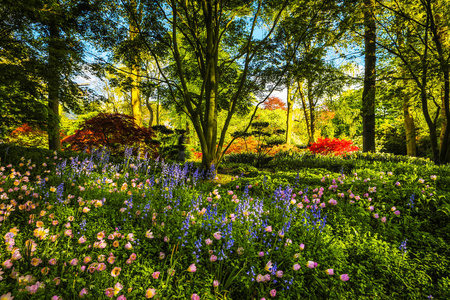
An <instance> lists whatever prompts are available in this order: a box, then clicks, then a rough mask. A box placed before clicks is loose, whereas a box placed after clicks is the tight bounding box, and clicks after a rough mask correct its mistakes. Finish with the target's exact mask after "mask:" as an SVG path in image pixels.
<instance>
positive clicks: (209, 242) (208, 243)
mask: <svg viewBox="0 0 450 300" xmlns="http://www.w3.org/2000/svg"><path fill="white" fill-rule="evenodd" d="M205 243H206V245H208V246H209V245H211V244H212V240H211V239H210V238H207V239H206V240H205Z"/></svg>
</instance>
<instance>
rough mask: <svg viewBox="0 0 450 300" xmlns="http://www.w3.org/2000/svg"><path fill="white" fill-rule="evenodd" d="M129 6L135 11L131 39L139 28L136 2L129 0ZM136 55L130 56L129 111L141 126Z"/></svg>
mask: <svg viewBox="0 0 450 300" xmlns="http://www.w3.org/2000/svg"><path fill="white" fill-rule="evenodd" d="M131 6H132V8H133V10H134V11H135V16H136V17H137V18H136V19H131V20H130V21H129V25H130V40H131V41H133V40H135V39H136V37H137V35H138V32H139V29H138V28H137V26H136V23H135V22H137V19H139V16H140V14H139V12H138V11H137V4H136V1H135V0H131ZM134 47H137V46H134ZM133 51H134V53H135V55H137V54H136V53H137V50H133ZM138 61H139V59H138V57H132V59H131V76H130V77H131V80H132V83H131V111H132V113H133V117H134V119H135V122H136V125H137V126H139V127H142V112H141V96H140V90H139V82H140V77H139V75H140V66H139V63H138Z"/></svg>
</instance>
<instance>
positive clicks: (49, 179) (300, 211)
mask: <svg viewBox="0 0 450 300" xmlns="http://www.w3.org/2000/svg"><path fill="white" fill-rule="evenodd" d="M8 147H9V149H8ZM7 149H8V150H7ZM21 155H23V156H24V158H23V159H22V158H21ZM286 156H287V155H286ZM0 157H1V161H0V168H1V171H0V172H2V174H4V175H5V177H4V178H3V181H2V182H0V185H1V188H2V189H3V192H2V194H1V196H2V200H0V201H1V202H0V204H2V205H4V206H2V207H6V205H10V204H11V205H13V206H14V210H11V211H10V214H2V216H3V217H4V219H2V226H1V227H0V234H1V236H8V238H10V233H8V232H14V228H17V229H19V231H18V232H17V233H15V234H14V236H13V238H14V240H15V246H16V247H18V249H20V250H19V251H20V253H21V255H22V258H20V259H17V260H15V261H13V262H12V263H13V265H14V270H15V272H18V276H19V277H20V276H25V275H28V274H32V275H33V276H34V277H35V279H34V282H36V281H40V282H45V283H46V286H45V289H40V290H38V292H37V293H36V294H33V295H32V297H40V296H41V295H42V296H43V295H48V294H51V295H60V296H63V297H64V298H67V297H69V298H70V297H74V296H77V295H78V294H79V293H80V291H81V290H82V289H83V288H86V290H87V292H88V295H87V296H89V297H95V298H99V297H104V293H105V290H106V288H110V287H114V285H115V284H116V283H117V282H120V283H121V284H122V285H123V289H122V290H121V291H120V292H119V293H120V294H123V295H126V297H127V298H139V297H143V295H144V294H145V292H146V290H147V289H148V288H155V290H156V293H157V295H160V296H162V295H164V297H170V298H182V299H185V298H190V297H191V296H192V294H194V293H195V294H198V295H200V297H201V299H215V298H217V297H222V298H225V297H226V298H227V299H260V298H262V297H265V298H266V299H267V298H268V297H270V292H271V291H272V290H275V291H276V294H277V295H276V297H278V298H280V299H294V298H298V297H301V298H306V299H340V298H345V299H372V298H374V297H375V298H377V299H424V298H426V297H428V296H429V295H433V297H434V298H435V299H446V298H448V295H449V292H448V291H449V290H448V285H449V278H450V271H449V269H448V264H449V263H450V261H449V259H448V257H450V252H449V250H448V247H447V244H446V241H448V239H449V238H450V236H449V233H450V230H449V229H450V228H449V224H450V222H449V221H450V216H449V215H447V214H446V213H445V212H444V211H440V208H442V207H446V206H448V203H449V201H448V191H443V190H442V189H441V188H440V187H443V188H445V187H444V185H445V182H446V180H447V179H446V178H447V177H448V176H449V174H450V169H449V168H448V167H442V166H441V167H438V166H435V165H433V164H429V163H428V164H427V163H418V162H419V161H416V163H415V164H414V163H413V162H414V161H413V160H408V159H407V158H402V157H399V158H398V161H397V162H395V163H394V162H391V161H389V159H391V160H393V158H394V157H392V156H386V157H385V161H383V160H381V157H377V156H375V155H372V156H370V155H368V156H361V157H360V158H359V159H358V160H355V159H349V161H353V163H354V164H355V165H357V166H363V167H361V168H356V172H353V173H354V174H353V173H352V174H345V173H337V172H335V173H334V172H330V171H329V170H327V169H325V168H316V167H310V168H302V169H300V170H299V171H292V172H286V171H284V172H277V173H273V174H271V173H267V172H262V171H257V172H258V175H257V176H256V177H248V176H247V175H246V174H244V175H245V176H241V174H238V176H233V177H232V180H231V181H230V182H228V183H226V184H224V185H218V184H217V183H216V182H214V181H211V180H206V179H205V178H203V179H202V178H201V176H200V175H201V172H200V171H199V170H196V169H195V167H198V166H200V165H190V164H186V165H184V166H178V165H170V164H167V163H165V162H164V163H163V162H161V161H159V160H156V161H151V160H143V159H142V158H138V157H129V158H127V160H125V161H124V160H123V159H117V160H113V161H111V160H110V159H111V157H109V156H108V155H107V153H105V152H103V153H101V152H98V153H92V154H89V155H88V154H81V155H80V156H79V157H76V156H74V153H68V152H57V153H56V154H55V153H54V152H51V151H45V150H40V149H28V148H20V147H14V146H7V145H0ZM70 157H72V158H71V159H69V158H70ZM377 158H378V159H379V160H375V159H377ZM308 159H310V160H314V158H313V157H312V156H311V157H309V158H308ZM316 159H317V165H320V164H321V163H323V162H321V160H320V158H319V157H318V158H316ZM369 159H372V161H369ZM402 159H404V160H405V162H402V161H401V160H402ZM317 165H316V166H317ZM224 166H225V167H227V168H228V169H231V170H232V171H233V172H234V173H233V175H235V174H236V173H237V172H241V171H244V173H245V172H248V173H249V174H248V175H252V176H253V174H251V173H252V172H253V171H255V170H254V167H252V166H250V165H242V164H231V163H230V164H228V165H227V164H225V165H224ZM13 169H14V170H13ZM28 171H29V172H30V174H26V172H28ZM219 172H220V169H219ZM255 172H256V171H255ZM11 174H12V176H11ZM37 175H39V176H40V177H37V178H36V176H37ZM254 175H256V174H254ZM434 175H436V177H435V176H434ZM24 176H25V177H26V178H25V177H24ZM44 177H46V178H45V185H44V184H43V181H40V182H37V181H36V179H37V180H39V179H40V178H42V179H44ZM441 177H443V178H441ZM440 180H442V182H440ZM69 182H72V183H73V184H68V183H69ZM24 185H25V186H26V187H25V188H24V187H23V186H24ZM14 187H17V190H16V191H14ZM113 187H115V188H116V190H115V191H114V190H113ZM31 188H33V193H36V194H37V197H35V196H32V197H30V198H29V201H28V202H26V203H25V202H22V201H21V200H22V199H21V197H23V196H24V190H25V189H27V190H31ZM366 194H367V195H366ZM412 194H414V195H415V197H411V195H412ZM5 195H7V196H8V197H9V198H12V197H14V199H17V200H11V201H10V199H6V200H5V199H4V198H5ZM41 197H42V199H41ZM333 200H336V202H333ZM23 203H25V204H23ZM27 203H28V204H27ZM31 204H33V205H35V206H34V208H31ZM25 205H28V206H30V207H29V208H30V210H28V208H27V209H25V208H26V207H28V206H25ZM315 206H317V207H315ZM393 206H395V208H393ZM42 211H45V212H42ZM396 211H399V213H396ZM31 215H34V216H35V217H33V218H31V217H30V216H31ZM375 215H377V216H375ZM71 216H72V217H73V218H74V220H73V221H70V220H71V219H70V217H71ZM383 218H386V219H383ZM30 219H32V221H31V222H30ZM36 221H39V222H42V223H43V227H42V228H44V229H48V230H49V232H48V236H47V237H46V238H44V239H42V240H41V239H39V238H38V237H37V236H35V235H34V234H35V230H36V229H37V228H38V227H36V225H38V223H36ZM54 221H58V222H59V223H58V224H56V223H52V222H54ZM67 222H69V223H70V228H69V229H71V230H72V232H71V234H73V237H72V238H71V237H69V236H67V234H65V233H66V230H67V229H68V228H66V227H65V226H64V225H65V224H66V223H67ZM55 224H56V225H55ZM41 225H42V224H41ZM41 225H39V226H41ZM102 231H104V232H103V233H102ZM78 232H79V233H78ZM217 232H221V237H216V236H215V234H216V233H217ZM103 234H104V236H103V241H104V242H105V243H107V247H106V248H104V249H103V248H102V247H98V245H99V243H100V242H101V241H100V240H99V239H98V237H99V235H103ZM130 234H133V236H131V235H130ZM110 235H111V236H110ZM119 235H120V236H119ZM82 236H84V237H85V238H86V240H87V242H79V240H80V238H81V237H82ZM122 236H123V238H122ZM208 238H209V239H210V241H211V243H209V242H206V240H207V239H208ZM28 239H32V240H34V241H35V242H36V243H37V247H36V250H35V251H34V253H33V256H29V255H28V254H27V253H26V250H23V249H27V248H26V247H25V246H24V243H25V241H26V240H28ZM53 239H55V241H54V242H52V240H53ZM113 241H117V242H118V243H119V246H118V247H115V246H114V245H113V244H112V243H113ZM96 243H97V244H96ZM127 243H129V246H127V247H130V246H131V247H132V248H131V249H127V248H126V247H124V246H125V244H127ZM89 244H90V245H91V246H89ZM73 249H77V251H74V250H73ZM261 252H263V256H261V255H262V254H260V253H261ZM0 253H1V254H2V257H6V258H9V257H10V256H11V253H10V252H9V250H8V247H3V248H2V249H1V250H0ZM109 253H113V256H114V257H115V262H114V263H113V264H110V263H106V268H107V270H106V271H95V272H93V273H91V272H89V271H88V270H86V271H84V272H80V265H81V261H83V260H84V259H85V257H87V256H89V257H90V258H91V259H92V262H89V263H83V265H86V268H87V269H89V267H93V265H92V264H93V263H95V267H97V266H98V264H99V263H100V261H98V255H101V254H103V255H105V258H104V262H106V258H107V257H108V256H109ZM132 253H135V254H136V258H135V259H133V260H131V261H128V262H127V260H129V259H130V257H131V256H130V255H132ZM213 256H216V258H217V260H216V259H215V258H214V257H213ZM32 258H40V259H42V261H43V263H41V264H40V265H39V266H38V267H33V266H32V265H31V264H30V262H31V259H32ZM51 258H55V259H56V261H57V263H56V265H52V264H50V263H48V261H49V260H50V259H51ZM73 258H77V259H79V260H80V262H79V264H78V265H77V266H72V265H71V264H70V261H71V260H72V259H73ZM5 260H6V259H5ZM5 260H4V261H3V262H2V263H5ZM214 260H215V261H214ZM269 261H270V262H271V263H272V264H273V266H272V267H273V268H276V269H277V270H281V271H283V275H282V276H281V278H280V277H277V276H276V275H275V273H273V274H271V273H270V272H269V271H266V270H265V268H266V267H267V265H268V264H269ZM64 262H66V266H64V267H63V265H64V264H63V263H64ZM311 263H312V264H311ZM314 263H317V265H315V264H314ZM192 264H195V265H196V268H197V271H196V272H189V271H188V270H187V269H188V267H189V266H190V265H192ZM296 264H298V266H299V267H300V268H299V269H298V270H297V271H294V269H293V267H294V266H295V265H296ZM307 265H308V266H309V267H307ZM46 267H48V268H49V269H48V270H49V274H48V275H43V273H42V272H44V273H45V272H46V271H45V269H43V268H46ZM113 267H120V268H121V272H120V275H119V276H118V277H112V276H111V271H112V268H113ZM170 269H174V270H175V273H174V275H173V276H171V275H170ZM330 269H333V272H334V275H327V273H326V270H330ZM3 272H4V274H3V276H4V279H3V280H2V281H0V290H1V291H4V290H7V291H11V293H12V295H13V296H15V297H17V298H18V299H21V298H25V297H29V296H30V295H29V294H27V293H25V292H20V291H19V289H21V288H23V286H21V285H19V284H18V282H17V278H16V279H15V278H14V277H11V276H10V273H11V269H8V268H4V269H3ZM62 272H64V273H62ZM154 272H160V274H159V277H158V279H151V280H149V278H150V276H152V274H154ZM61 274H64V276H61ZM258 274H262V275H266V274H269V275H270V276H271V279H270V282H264V283H263V282H258V281H257V280H259V279H258V277H257V276H258ZM341 274H348V276H349V280H348V281H342V280H341V279H340V275H341ZM55 277H60V279H61V284H60V285H55V284H54V283H53V282H52V279H53V278H55ZM213 280H218V281H219V286H218V287H213V286H212V282H213ZM275 280H276V281H277V283H275ZM28 285H31V283H30V284H28ZM288 287H289V288H288ZM128 288H132V290H131V291H128Z"/></svg>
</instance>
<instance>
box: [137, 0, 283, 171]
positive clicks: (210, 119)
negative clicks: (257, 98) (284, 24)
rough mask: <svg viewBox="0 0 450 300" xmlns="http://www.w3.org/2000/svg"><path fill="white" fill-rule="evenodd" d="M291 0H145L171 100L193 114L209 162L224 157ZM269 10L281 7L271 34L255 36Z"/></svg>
mask: <svg viewBox="0 0 450 300" xmlns="http://www.w3.org/2000/svg"><path fill="white" fill-rule="evenodd" d="M287 2H288V1H269V2H267V3H265V4H266V5H263V2H262V1H231V2H230V1H226V2H224V1H215V0H205V1H201V2H191V1H176V0H172V1H168V2H166V3H161V2H160V1H150V0H148V1H141V4H142V5H143V7H144V10H145V14H144V20H143V22H142V23H141V26H139V28H138V31H139V34H140V38H141V39H142V40H143V41H144V42H145V45H146V51H148V52H149V53H150V54H151V56H152V57H153V59H154V60H155V61H156V62H157V65H158V67H159V71H160V74H161V80H160V82H161V84H163V85H164V87H165V88H166V90H167V92H168V95H169V97H170V99H171V101H172V102H173V103H176V105H177V106H178V107H179V108H180V109H181V111H183V112H184V113H185V114H186V115H187V116H188V117H189V119H190V120H191V122H192V124H193V127H194V129H195V131H196V133H197V136H198V138H199V140H200V145H201V148H202V152H203V166H204V167H205V168H209V167H210V166H211V165H212V164H217V163H219V161H220V159H221V157H222V155H223V152H224V142H225V138H226V133H227V129H228V126H229V123H230V120H231V118H232V117H233V115H234V114H235V113H236V112H237V111H239V110H241V109H244V108H245V107H246V106H248V105H249V104H250V103H251V97H250V94H249V91H250V89H251V83H250V82H249V81H248V79H249V76H250V75H251V74H252V75H255V76H257V74H258V73H257V72H258V71H259V69H260V68H261V66H260V65H258V64H256V63H255V64H252V61H253V59H254V57H255V53H256V52H257V51H262V50H263V49H264V48H263V47H262V45H263V42H265V41H267V40H268V36H269V35H270V34H271V33H272V31H273V28H274V27H275V26H276V25H277V23H278V21H279V17H280V14H281V12H282V11H283V10H284V9H285V7H286V5H287ZM269 10H274V11H278V13H275V14H274V15H275V17H274V19H273V20H271V21H270V23H268V24H269V28H271V29H269V32H268V33H267V34H266V37H265V38H263V39H259V40H258V39H255V31H256V29H257V26H258V22H261V20H262V15H263V14H264V12H265V11H269ZM150 20H151V21H150ZM161 52H162V53H164V52H165V53H170V54H171V56H172V59H173V64H172V65H170V67H168V68H163V66H162V64H161V61H160V58H161V57H162V56H163V55H161ZM254 78H256V77H254ZM260 83H261V82H260ZM262 84H263V87H264V83H262ZM262 102H263V101H261V103H262ZM220 110H224V111H227V117H226V119H225V122H224V126H223V127H222V128H218V123H217V117H218V112H219V111H220Z"/></svg>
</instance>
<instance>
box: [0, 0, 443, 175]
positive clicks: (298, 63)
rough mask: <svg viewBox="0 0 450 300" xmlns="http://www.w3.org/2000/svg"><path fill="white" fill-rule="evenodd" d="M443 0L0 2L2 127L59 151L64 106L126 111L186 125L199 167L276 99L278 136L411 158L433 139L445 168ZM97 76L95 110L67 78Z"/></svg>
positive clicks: (217, 156)
mask: <svg viewBox="0 0 450 300" xmlns="http://www.w3.org/2000/svg"><path fill="white" fill-rule="evenodd" d="M447 2H448V1H446V0H445V1H444V0H423V1H416V2H398V1H387V0H361V1H352V0H342V1H325V0H324V1H309V0H301V1H290V0H271V1H260V0H255V1H225V2H224V1H218V0H217V1H216V0H204V1H200V2H193V1H177V0H170V1H163V2H162V1H156V0H109V1H101V2H97V1H94V0H84V1H62V0H58V1H57V0H52V1H50V2H48V1H45V2H42V1H33V2H32V3H29V2H23V1H15V2H14V3H13V2H11V1H8V0H5V1H3V2H2V4H1V5H0V16H1V21H0V57H1V59H0V69H1V71H2V72H0V79H1V80H0V100H1V101H0V109H2V114H1V115H0V121H1V126H2V128H1V130H2V133H1V134H2V135H3V137H5V135H6V134H7V133H8V132H12V131H13V130H14V129H15V128H16V127H17V126H20V125H22V124H23V123H24V122H25V121H26V122H27V123H29V125H30V126H32V127H33V126H38V127H40V128H41V129H45V130H46V131H48V136H49V148H51V149H58V148H59V140H60V137H59V126H60V125H59V124H60V122H59V118H60V114H61V109H62V110H63V111H65V112H66V113H71V114H72V116H73V114H76V115H80V114H81V113H86V112H88V111H98V110H105V111H110V112H118V113H128V114H132V115H133V116H134V118H135V120H136V123H137V124H139V125H141V124H142V125H145V126H147V127H150V126H152V125H155V124H162V123H166V124H165V125H167V126H169V127H170V126H174V127H179V129H181V128H180V127H182V128H183V129H185V130H187V131H188V135H189V137H191V139H190V142H191V143H192V144H193V147H199V148H200V149H201V151H202V153H203V156H202V159H203V166H204V167H205V168H207V167H209V166H210V165H211V164H217V163H219V162H220V161H221V159H222V157H223V154H224V153H225V152H226V150H227V148H228V147H229V145H230V143H232V142H233V140H234V139H235V138H238V136H234V137H233V136H231V135H230V132H235V131H240V132H243V133H245V132H246V131H247V130H248V129H249V128H250V123H251V122H252V121H253V120H255V119H256V118H259V117H263V116H264V114H267V113H262V114H261V113H258V112H257V110H258V108H260V107H261V108H267V109H272V108H274V109H278V108H282V109H283V106H284V105H285V109H286V111H285V112H284V111H278V112H277V113H276V115H277V118H281V119H283V120H277V123H279V122H281V123H284V124H285V125H284V129H285V130H286V136H285V141H286V143H287V144H289V143H293V144H297V145H306V144H308V143H311V142H313V141H314V140H315V139H316V138H317V137H320V136H326V137H330V138H331V137H345V138H352V139H353V140H354V141H355V143H357V144H358V143H359V144H360V145H359V146H361V143H362V146H363V149H364V151H375V150H383V151H397V150H396V149H398V152H399V153H406V154H408V155H411V156H413V155H417V154H418V155H427V150H424V149H427V147H430V148H431V151H429V152H428V153H429V154H431V155H430V156H431V157H432V158H433V159H434V160H435V161H436V162H442V163H445V162H448V161H449V160H450V129H449V128H448V126H447V124H448V118H449V115H450V108H449V94H450V87H449V82H448V81H449V66H448V60H449V57H450V56H449V55H450V50H449V48H450V46H449V42H448V25H449V23H450V21H449V18H448V14H446V12H447V11H448V10H449V9H448V5H447V4H448V3H447ZM363 55H365V58H364V59H362V57H363ZM88 62H89V63H88ZM375 62H376V63H375ZM94 63H95V64H94ZM349 65H352V66H353V70H351V68H350V69H349V68H348V66H349ZM88 66H95V68H90V69H89V68H88ZM94 71H95V72H96V75H97V76H99V77H100V78H101V79H103V80H104V83H103V84H102V86H101V87H100V88H99V90H102V91H103V93H104V94H105V96H106V98H107V99H109V103H107V104H105V106H103V107H102V106H100V105H98V104H92V102H94V103H96V99H95V97H93V96H92V95H93V94H92V93H89V92H87V91H86V88H83V87H80V86H79V85H78V84H77V83H76V80H75V79H76V78H77V77H78V82H80V79H79V78H81V77H80V76H86V75H87V74H89V73H90V72H91V73H92V72H94ZM375 85H376V86H377V90H375ZM275 90H278V91H280V90H284V91H285V92H286V94H287V95H286V99H283V103H281V102H280V101H278V104H277V103H276V101H275V100H274V99H276V98H269V97H271V96H273V95H271V92H273V91H275ZM358 97H359V99H358ZM267 99H269V100H268V101H266V100H267ZM97 100H98V99H97ZM284 101H285V102H284ZM97 103H98V101H97ZM358 110H359V114H358V113H357V112H358ZM163 115H164V117H163ZM281 123H280V124H281ZM63 126H65V125H63ZM192 129H193V130H192ZM72 131H73V130H72ZM398 135H401V136H402V138H396V137H398ZM194 137H195V138H194ZM395 143H397V146H395V147H394V146H393V145H394V144H395ZM403 149H404V150H403Z"/></svg>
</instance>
